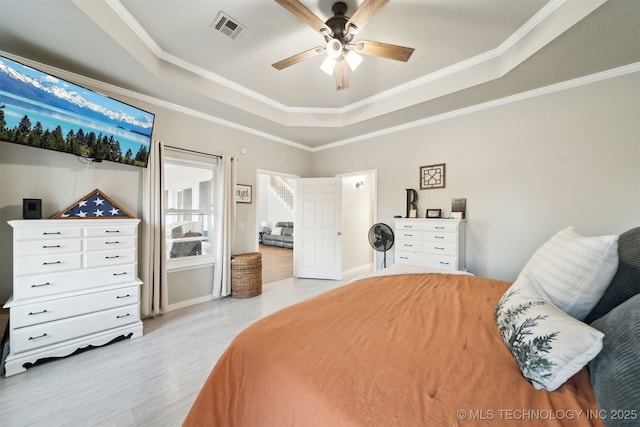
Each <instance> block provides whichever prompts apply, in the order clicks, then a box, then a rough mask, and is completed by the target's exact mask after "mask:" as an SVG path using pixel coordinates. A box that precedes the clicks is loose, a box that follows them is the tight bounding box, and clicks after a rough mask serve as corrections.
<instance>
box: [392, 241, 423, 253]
mask: <svg viewBox="0 0 640 427" xmlns="http://www.w3.org/2000/svg"><path fill="white" fill-rule="evenodd" d="M396 249H397V250H399V251H408V252H422V241H420V240H398V241H397V242H396Z"/></svg>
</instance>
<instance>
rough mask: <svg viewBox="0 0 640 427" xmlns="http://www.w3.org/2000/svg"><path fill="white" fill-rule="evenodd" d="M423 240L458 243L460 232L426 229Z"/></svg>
mask: <svg viewBox="0 0 640 427" xmlns="http://www.w3.org/2000/svg"><path fill="white" fill-rule="evenodd" d="M422 236H423V240H424V241H425V242H438V243H450V244H458V234H457V233H448V232H445V231H440V232H437V231H425V232H424V233H423V234H422Z"/></svg>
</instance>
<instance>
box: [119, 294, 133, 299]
mask: <svg viewBox="0 0 640 427" xmlns="http://www.w3.org/2000/svg"><path fill="white" fill-rule="evenodd" d="M130 296H131V295H130V294H126V295H116V299H120V298H129V297H130Z"/></svg>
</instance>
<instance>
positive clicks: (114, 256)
mask: <svg viewBox="0 0 640 427" xmlns="http://www.w3.org/2000/svg"><path fill="white" fill-rule="evenodd" d="M114 258H120V255H112V256H106V257H104V259H114Z"/></svg>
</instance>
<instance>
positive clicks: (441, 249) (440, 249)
mask: <svg viewBox="0 0 640 427" xmlns="http://www.w3.org/2000/svg"><path fill="white" fill-rule="evenodd" d="M434 249H437V250H439V251H444V248H439V247H437V246H436V247H434Z"/></svg>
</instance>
